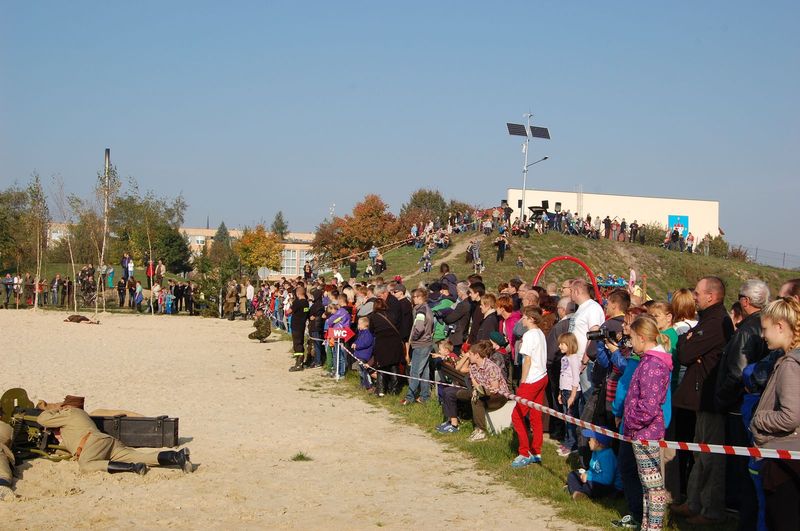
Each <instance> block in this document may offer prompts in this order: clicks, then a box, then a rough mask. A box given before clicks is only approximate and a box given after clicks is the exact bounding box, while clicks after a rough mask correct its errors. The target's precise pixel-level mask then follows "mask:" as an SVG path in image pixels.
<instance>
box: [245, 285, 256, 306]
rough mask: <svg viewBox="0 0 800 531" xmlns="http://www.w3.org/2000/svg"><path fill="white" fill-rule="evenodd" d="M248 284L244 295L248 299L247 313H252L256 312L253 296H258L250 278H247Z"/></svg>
mask: <svg viewBox="0 0 800 531" xmlns="http://www.w3.org/2000/svg"><path fill="white" fill-rule="evenodd" d="M246 282H247V285H246V286H245V290H244V296H245V298H246V299H247V314H248V315H252V314H253V313H255V309H254V308H253V298H255V296H256V288H255V287H254V286H253V285H252V284H251V283H250V279H249V278H248V279H247V281H246Z"/></svg>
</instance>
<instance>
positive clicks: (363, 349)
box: [353, 317, 375, 391]
mask: <svg viewBox="0 0 800 531" xmlns="http://www.w3.org/2000/svg"><path fill="white" fill-rule="evenodd" d="M374 346H375V337H374V336H373V335H372V332H370V331H369V317H359V319H358V336H356V340H355V341H354V342H353V355H354V356H355V357H356V358H358V360H359V361H362V362H364V363H369V360H371V359H372V349H373V347H374ZM358 371H359V373H360V374H361V387H363V388H364V389H366V390H367V391H369V390H371V389H372V378H370V375H369V373H370V371H369V369H367V368H366V367H364V366H363V365H359V366H358Z"/></svg>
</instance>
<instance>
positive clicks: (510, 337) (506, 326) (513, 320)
mask: <svg viewBox="0 0 800 531" xmlns="http://www.w3.org/2000/svg"><path fill="white" fill-rule="evenodd" d="M521 318H522V314H521V313H519V312H517V311H513V312H511V313H510V314H509V316H508V317H507V318H505V319H504V320H503V324H502V325H501V327H502V328H503V329H502V330H501V332H503V335H504V336H506V340H507V341H508V347H509V352H510V353H511V359H514V355H515V354H516V351H515V348H514V325H516V324H517V322H518V321H519V320H520V319H521Z"/></svg>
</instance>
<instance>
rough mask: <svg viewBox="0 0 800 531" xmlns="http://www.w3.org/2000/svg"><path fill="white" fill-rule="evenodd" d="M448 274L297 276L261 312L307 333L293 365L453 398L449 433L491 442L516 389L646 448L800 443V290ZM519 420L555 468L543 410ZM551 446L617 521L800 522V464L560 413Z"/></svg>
mask: <svg viewBox="0 0 800 531" xmlns="http://www.w3.org/2000/svg"><path fill="white" fill-rule="evenodd" d="M439 275H440V276H439V278H438V279H437V280H436V281H434V282H430V283H428V284H427V285H425V284H422V283H421V284H420V285H418V286H416V287H414V288H413V289H410V288H408V287H407V286H405V285H404V284H403V282H402V279H401V278H399V277H396V278H394V279H383V278H382V277H380V276H376V277H373V278H371V279H370V280H369V281H368V282H367V281H365V282H361V281H358V280H356V279H350V280H349V281H343V280H342V281H339V280H336V279H325V278H323V277H309V278H300V277H298V278H296V279H283V280H282V281H280V282H276V283H271V284H265V285H264V286H262V287H261V288H260V289H259V290H257V291H256V290H253V297H252V299H248V302H247V304H248V305H249V306H248V308H250V310H248V311H253V312H263V314H264V315H265V316H266V318H269V319H270V320H271V324H272V325H273V326H274V327H282V328H285V329H286V330H287V331H288V332H290V333H291V334H292V338H293V352H294V360H295V361H294V364H293V366H292V367H291V369H290V370H292V371H300V370H304V369H309V368H314V367H322V368H323V374H326V375H329V376H331V377H334V378H341V377H343V376H344V375H345V374H346V372H347V371H349V370H357V371H358V373H359V378H360V382H361V386H362V387H363V388H364V390H365V392H368V393H373V394H375V395H376V396H378V397H387V396H397V397H398V399H400V400H401V404H403V405H404V406H407V407H413V405H414V404H418V403H425V402H427V401H429V400H437V401H438V402H439V403H440V404H441V407H442V422H441V424H439V425H438V426H437V427H436V430H437V431H438V432H439V433H441V434H443V435H445V436H446V435H448V434H453V433H458V432H459V431H461V430H462V429H463V428H464V425H465V423H471V425H472V431H471V432H470V435H469V440H470V441H473V442H476V443H477V442H479V441H482V440H485V439H487V438H488V437H489V436H490V430H489V429H488V428H487V413H489V412H492V411H496V410H498V409H500V408H502V407H503V406H505V405H506V403H507V402H508V401H509V396H510V395H509V393H510V392H511V391H513V392H514V393H515V394H516V395H517V396H519V397H522V398H524V399H527V400H529V401H532V402H534V403H537V404H549V405H550V407H553V408H556V409H559V410H561V411H563V412H564V413H566V414H568V415H571V416H573V417H577V418H581V419H583V420H585V421H588V422H591V423H592V424H595V425H597V426H602V427H605V428H607V429H611V430H616V431H619V433H621V434H622V435H624V436H625V437H627V438H629V439H630V440H634V441H636V440H642V439H645V440H659V439H665V438H666V439H669V440H680V441H690V442H691V441H695V442H703V443H709V444H731V445H737V446H751V445H756V446H760V447H763V448H782V449H789V450H800V438H798V435H797V429H798V426H800V408H797V407H796V406H797V405H798V404H797V403H798V401H800V394H798V392H797V391H798V386H800V383H798V382H800V302H798V301H800V280H795V281H790V282H787V283H786V284H785V285H784V286H782V287H781V290H780V297H779V298H777V299H776V300H774V301H772V302H770V300H769V299H770V294H769V288H768V287H767V285H766V284H765V283H764V282H762V281H760V280H748V281H746V282H744V283H743V284H742V285H741V286H739V290H738V297H737V306H738V309H737V312H738V313H733V312H728V311H727V310H726V309H725V307H724V299H725V290H726V287H725V285H724V284H723V282H722V281H721V280H720V279H719V278H717V277H704V278H702V279H700V280H699V281H698V282H697V284H696V285H695V286H693V287H691V288H681V289H678V290H676V291H675V292H674V293H673V294H671V299H670V300H669V301H653V300H643V299H642V296H641V291H636V292H634V291H632V290H628V289H615V290H613V291H611V292H610V293H609V294H608V295H607V296H606V297H604V298H603V299H602V300H595V299H594V296H595V295H594V292H593V290H592V289H591V285H590V284H588V283H587V282H586V281H585V280H583V279H567V280H565V281H564V282H562V284H561V287H560V292H559V289H558V285H557V284H550V285H548V286H547V288H543V287H540V286H531V285H529V284H526V283H524V282H522V281H521V280H520V279H518V278H514V279H511V280H509V281H508V282H503V283H501V284H500V285H499V286H497V287H496V289H495V290H490V289H489V288H487V286H486V285H485V284H484V282H483V279H482V277H481V275H479V274H473V275H470V276H469V277H468V278H466V279H464V280H459V279H457V278H456V276H455V275H454V274H453V273H452V272H451V271H450V269H449V267H448V266H447V264H442V265H441V267H440V269H439ZM345 328H349V329H350V330H351V331H352V333H353V336H354V337H353V339H352V340H350V341H348V342H347V343H345V344H344V345H343V347H342V348H337V343H336V342H335V341H333V340H331V339H325V338H326V335H327V334H326V332H327V331H328V330H329V329H345ZM306 330H307V332H308V335H306ZM348 335H349V334H348ZM470 419H471V420H470ZM512 424H513V428H514V431H515V434H516V439H517V442H518V455H517V456H516V457H515V458H514V459H513V461H512V462H511V463H510V465H511V466H512V467H514V468H522V467H526V466H530V465H536V464H540V463H542V444H543V418H542V414H541V413H539V412H538V411H537V410H535V409H533V408H529V407H526V406H525V405H523V404H522V403H516V404H514V409H513V413H512ZM549 437H550V439H551V440H553V441H556V442H557V443H558V444H559V446H558V451H557V453H558V454H559V455H560V456H562V457H563V458H565V459H569V460H570V462H577V467H576V469H575V471H574V472H573V473H571V474H570V475H569V477H568V478H565V483H566V485H565V488H567V489H568V491H569V492H570V493H571V494H572V496H573V497H575V498H579V497H589V498H600V497H605V496H623V497H624V499H625V500H626V503H627V507H628V509H629V514H628V515H626V516H625V517H624V518H621V519H619V520H616V521H615V522H613V524H614V525H615V526H618V527H625V528H641V529H660V528H661V527H662V526H663V523H664V518H665V515H666V513H667V508H668V506H669V505H670V502H671V511H672V513H673V514H674V515H680V516H682V517H685V518H687V522H688V523H689V524H691V525H708V524H715V523H719V522H721V521H722V520H723V519H724V518H725V514H726V509H730V508H733V509H736V510H738V512H739V521H740V526H741V528H742V529H797V528H798V523H800V520H798V518H800V513H799V512H798V505H797V503H796V502H797V500H798V496H799V495H800V491H799V490H798V482H797V479H798V477H799V476H798V474H800V466H798V464H797V462H796V461H781V460H776V459H755V458H747V457H735V456H724V455H720V454H714V453H701V452H697V453H691V452H683V451H678V452H675V451H672V450H668V449H660V448H658V447H654V446H646V445H641V444H636V443H634V444H631V443H628V442H619V441H617V440H614V439H612V438H610V437H608V436H606V435H604V434H602V433H599V432H595V431H591V430H577V429H576V428H575V425H574V424H571V423H565V422H562V421H559V420H558V419H557V418H554V417H551V418H549ZM788 500H793V503H787V501H788Z"/></svg>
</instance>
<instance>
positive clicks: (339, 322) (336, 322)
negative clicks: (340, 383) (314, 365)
mask: <svg viewBox="0 0 800 531" xmlns="http://www.w3.org/2000/svg"><path fill="white" fill-rule="evenodd" d="M327 313H328V314H329V315H330V317H328V319H327V320H326V321H325V324H326V325H327V328H349V327H350V312H349V311H348V309H347V306H340V305H339V304H338V303H336V302H331V303H330V304H328V308H327ZM334 348H335V347H334V341H333V340H332V339H331V340H330V342H329V349H330V352H329V355H328V359H330V360H331V367H329V369H330V371H331V372H333V371H335V367H336V361H335V360H334ZM346 356H347V354H346V353H345V351H344V350H341V349H340V351H339V361H338V365H339V372H338V374H332V376H334V377H336V378H341V377H343V376H344V373H345V370H346V366H347V363H346V359H345V358H346Z"/></svg>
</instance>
